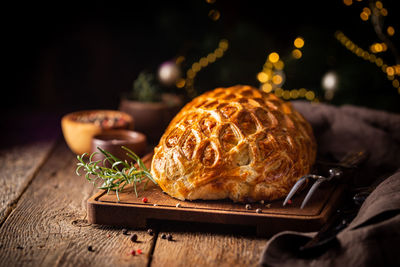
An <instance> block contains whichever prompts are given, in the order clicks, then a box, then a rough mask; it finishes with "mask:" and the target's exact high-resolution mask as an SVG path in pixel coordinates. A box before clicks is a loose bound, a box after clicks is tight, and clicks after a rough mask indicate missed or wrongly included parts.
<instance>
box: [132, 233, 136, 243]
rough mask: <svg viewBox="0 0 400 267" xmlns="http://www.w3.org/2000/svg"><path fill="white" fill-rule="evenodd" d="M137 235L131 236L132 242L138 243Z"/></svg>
mask: <svg viewBox="0 0 400 267" xmlns="http://www.w3.org/2000/svg"><path fill="white" fill-rule="evenodd" d="M137 237H138V236H137V234H133V235H131V241H132V242H136V241H137Z"/></svg>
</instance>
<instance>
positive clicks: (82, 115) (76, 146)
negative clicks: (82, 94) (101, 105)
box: [61, 110, 134, 155]
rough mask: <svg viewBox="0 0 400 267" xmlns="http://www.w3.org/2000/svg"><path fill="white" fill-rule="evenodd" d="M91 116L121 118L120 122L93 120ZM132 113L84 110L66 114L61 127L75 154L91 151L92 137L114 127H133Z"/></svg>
mask: <svg viewBox="0 0 400 267" xmlns="http://www.w3.org/2000/svg"><path fill="white" fill-rule="evenodd" d="M91 117H95V118H97V117H105V118H109V119H112V118H119V119H120V122H118V123H108V122H112V121H110V120H108V121H106V120H103V121H102V123H99V120H91V119H90V118H91ZM133 127H134V120H133V118H132V116H131V115H128V114H127V113H125V112H121V111H118V110H84V111H77V112H72V113H69V114H66V115H64V116H63V117H62V119H61V128H62V132H63V135H64V138H65V141H66V143H67V145H68V146H69V148H70V149H71V150H72V151H73V152H74V153H75V154H79V155H81V154H83V153H90V150H91V149H90V146H91V142H92V137H93V136H94V135H97V134H100V133H103V132H105V131H108V130H112V129H133Z"/></svg>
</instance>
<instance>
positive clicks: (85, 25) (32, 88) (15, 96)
mask: <svg viewBox="0 0 400 267" xmlns="http://www.w3.org/2000/svg"><path fill="white" fill-rule="evenodd" d="M394 2H395V1H383V4H384V7H385V8H387V9H388V11H389V15H388V16H387V18H386V21H385V25H393V26H394V27H395V29H396V31H397V32H396V34H395V36H394V38H392V40H394V41H395V42H396V46H397V47H399V42H398V41H399V38H397V39H396V37H398V35H399V34H400V27H398V26H399V25H398V24H399V23H398V20H396V17H398V13H399V11H400V10H399V9H398V8H396V7H394ZM2 5H3V7H2V13H4V19H3V20H5V21H4V22H3V28H4V30H3V32H2V36H3V37H2V40H3V44H4V45H5V47H4V48H3V49H2V54H3V60H4V61H3V64H4V65H3V66H5V68H6V72H5V75H4V78H5V79H4V80H3V86H2V87H3V89H2V91H3V92H4V94H5V96H4V97H3V101H2V102H3V103H2V108H5V109H7V110H9V111H10V110H11V111H12V110H18V111H21V110H22V111H24V112H25V111H40V112H52V113H56V114H62V113H65V112H69V111H74V110H78V109H91V108H113V109H116V108H118V103H119V100H120V96H121V93H123V92H126V91H129V90H130V89H131V87H132V83H133V81H134V79H135V78H136V77H137V75H138V74H139V72H140V71H142V70H143V69H147V70H150V71H154V72H156V70H157V68H158V66H159V65H160V64H161V63H162V62H164V61H166V60H170V59H172V58H174V57H176V56H179V55H184V56H185V57H186V60H185V61H184V63H183V65H182V67H183V71H184V72H186V70H187V68H188V67H189V66H190V65H191V64H192V63H193V62H195V61H197V60H198V59H199V58H200V57H202V56H204V55H207V54H208V53H210V52H211V51H213V50H214V49H215V48H216V47H217V45H218V42H219V40H220V39H222V38H226V39H227V40H229V44H230V47H229V49H228V50H227V52H226V54H225V56H224V57H223V58H222V59H220V60H218V61H217V62H216V63H214V64H212V65H210V66H209V67H207V68H205V69H204V71H201V72H200V73H199V74H198V76H197V77H196V80H195V87H196V88H197V90H198V91H199V93H201V92H204V91H206V90H210V89H213V88H215V87H219V86H230V85H234V84H250V85H254V86H258V85H259V83H258V81H257V79H256V74H257V73H258V72H259V71H260V70H261V69H262V66H263V64H264V62H265V60H266V58H267V55H268V54H269V53H271V52H273V51H276V52H278V53H279V54H280V55H281V56H282V57H283V59H285V58H288V57H289V55H290V52H291V50H292V49H293V40H294V39H295V38H296V37H297V36H302V37H304V39H305V46H304V48H303V49H302V51H303V57H302V58H301V59H300V60H297V61H291V62H289V63H287V64H286V67H285V71H286V76H287V79H286V83H285V84H284V86H283V87H284V88H285V89H292V88H301V87H305V88H307V89H308V90H314V91H315V92H316V95H317V97H320V98H321V99H322V97H323V91H322V89H321V78H322V76H323V75H324V74H325V73H326V72H327V71H330V70H334V71H336V72H337V74H338V75H339V79H340V83H339V90H338V92H337V94H336V96H335V98H334V99H333V101H332V103H333V104H335V105H342V104H354V105H359V106H366V107H371V108H376V109H383V110H388V111H392V112H399V111H400V110H399V108H400V107H399V106H400V105H399V103H400V95H399V93H398V92H397V89H395V88H393V87H392V85H391V81H388V79H387V78H386V75H385V74H384V73H383V72H382V71H381V70H380V69H379V68H377V67H376V65H375V64H372V63H369V62H367V61H365V60H363V59H361V58H358V57H357V56H355V55H353V54H352V53H351V52H349V51H348V50H346V49H345V48H344V47H343V46H342V45H341V44H340V43H339V42H338V41H337V40H336V39H335V38H334V33H335V31H337V30H341V31H343V32H344V33H345V34H346V35H347V36H348V37H350V38H351V39H352V40H353V41H354V42H355V43H356V44H358V45H359V46H360V47H362V48H364V49H366V50H368V47H369V46H370V45H371V44H372V43H374V42H379V41H380V40H379V39H378V38H377V36H376V34H375V33H374V31H373V28H372V26H371V23H370V22H369V21H367V22H364V21H362V20H361V19H360V16H359V15H360V12H361V10H362V8H363V7H365V6H366V1H365V0H364V1H363V2H357V1H354V4H353V5H352V6H350V7H348V6H345V5H344V4H343V2H342V1H341V0H330V1H288V0H287V1H237V0H235V1H228V0H217V1H216V2H215V3H214V4H209V3H207V2H206V1H204V0H191V1H110V2H101V1H98V2H85V1H82V2H74V1H54V2H52V3H44V2H42V3H39V2H38V1H35V2H30V3H22V2H14V3H11V4H10V3H8V4H2ZM263 5H264V6H263ZM211 9H217V10H219V11H220V12H221V18H220V19H219V20H218V21H212V20H211V19H210V18H209V17H208V13H209V11H210V10H211ZM380 56H381V57H382V58H383V59H384V60H385V61H386V62H388V63H390V64H394V63H395V61H394V57H393V56H392V54H391V53H390V52H385V53H384V54H382V55H380ZM169 90H171V91H174V90H175V91H176V89H169ZM322 101H323V99H322Z"/></svg>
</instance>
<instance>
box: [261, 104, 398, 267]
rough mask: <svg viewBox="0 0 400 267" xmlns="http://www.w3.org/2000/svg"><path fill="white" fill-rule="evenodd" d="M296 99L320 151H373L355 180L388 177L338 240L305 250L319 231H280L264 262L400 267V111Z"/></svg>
mask: <svg viewBox="0 0 400 267" xmlns="http://www.w3.org/2000/svg"><path fill="white" fill-rule="evenodd" d="M293 104H294V106H295V108H296V109H297V110H298V111H299V112H300V113H302V114H303V116H304V117H305V118H306V119H307V120H308V121H309V122H310V123H311V125H312V126H313V129H314V133H315V135H316V139H317V143H318V153H319V154H320V155H330V156H332V157H333V158H336V159H340V158H341V157H343V156H344V155H345V154H346V152H347V151H351V150H357V149H366V150H367V151H368V152H369V153H370V158H369V160H368V161H367V162H366V164H365V167H364V168H363V169H362V170H360V172H361V175H358V176H357V177H358V178H357V179H356V180H355V181H354V185H357V186H360V185H363V186H365V185H370V184H371V183H373V182H374V181H375V182H376V181H380V180H383V182H381V183H380V184H379V185H378V186H377V187H376V189H375V190H374V191H373V192H372V193H371V194H370V195H369V197H368V198H367V199H366V200H365V202H364V203H363V205H362V206H361V208H360V210H359V212H358V214H357V216H356V217H355V219H354V220H353V221H352V222H351V223H350V224H349V225H348V226H347V227H346V228H345V229H344V230H343V231H342V232H340V233H339V234H338V236H337V242H332V243H331V245H330V246H328V247H326V248H323V250H315V251H314V252H313V251H311V253H310V252H309V253H307V254H304V253H301V252H300V251H299V247H301V246H302V245H304V244H305V243H307V242H308V241H309V240H310V239H311V238H312V237H313V236H314V235H315V234H316V233H301V232H292V231H285V232H281V233H278V234H276V235H275V236H273V237H272V238H271V239H270V240H269V241H268V243H267V245H266V247H265V249H264V251H263V253H262V255H261V258H260V265H261V266H400V252H399V251H400V250H399V248H400V245H399V244H400V169H399V167H400V116H399V115H397V114H390V113H387V112H383V111H376V110H371V109H366V108H359V107H353V106H343V107H334V106H330V105H325V104H317V105H313V104H308V103H305V102H295V103H293ZM396 169H397V171H396ZM393 172H394V173H393ZM386 177H389V178H386Z"/></svg>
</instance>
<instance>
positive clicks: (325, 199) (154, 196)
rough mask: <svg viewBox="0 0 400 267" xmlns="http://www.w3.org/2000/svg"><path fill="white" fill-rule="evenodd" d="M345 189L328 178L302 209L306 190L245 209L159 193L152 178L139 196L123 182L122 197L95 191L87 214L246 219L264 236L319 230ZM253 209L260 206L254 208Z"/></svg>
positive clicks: (113, 220)
mask: <svg viewBox="0 0 400 267" xmlns="http://www.w3.org/2000/svg"><path fill="white" fill-rule="evenodd" d="M144 163H145V164H146V165H147V166H148V167H149V165H150V163H151V157H150V156H148V157H146V160H144ZM343 189H344V187H343V186H332V184H325V185H323V186H321V187H320V188H319V190H317V191H316V192H315V194H314V195H313V197H312V198H311V200H310V202H309V204H307V206H306V207H305V208H304V209H300V208H299V207H300V204H301V202H302V201H303V199H304V196H305V194H306V193H307V191H308V190H304V191H303V192H302V193H301V194H299V195H297V196H295V197H294V198H293V203H292V204H291V205H288V206H286V207H282V200H278V201H274V202H271V203H268V208H267V207H266V205H265V203H264V204H260V203H252V204H251V209H246V206H245V204H243V203H233V202H232V201H230V200H218V201H201V200H199V201H179V200H177V199H174V198H172V197H170V196H168V195H166V194H163V193H162V192H161V189H160V188H159V187H158V186H157V185H154V184H153V183H150V184H149V185H148V187H147V189H146V191H144V192H143V191H142V192H140V196H139V197H136V195H135V194H134V192H133V189H132V187H128V188H126V190H124V191H123V192H121V193H120V194H119V196H120V201H118V200H117V197H116V195H115V193H110V194H105V193H104V191H99V192H98V193H97V194H96V195H94V196H93V197H91V198H90V199H89V200H88V216H89V217H88V218H89V221H90V222H92V223H97V224H107V225H129V226H131V227H136V228H140V227H145V226H146V221H148V220H151V219H157V220H176V221H191V222H207V223H219V224H238V225H248V226H251V227H254V228H256V229H257V233H258V234H260V235H264V236H271V235H272V234H275V233H277V232H279V231H283V230H297V231H304V232H310V231H317V230H319V229H320V228H321V227H322V225H324V224H325V222H326V221H327V220H328V218H329V216H330V214H331V213H332V212H333V211H334V209H335V207H336V206H337V205H338V204H339V202H340V200H341V196H342V193H343ZM143 197H146V198H147V199H148V202H147V203H143V202H142V200H141V199H142V198H143ZM177 204H179V205H180V207H177V206H176V205H177ZM257 209H261V210H262V212H261V213H257V212H256V210H257ZM116 214H117V215H116Z"/></svg>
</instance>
